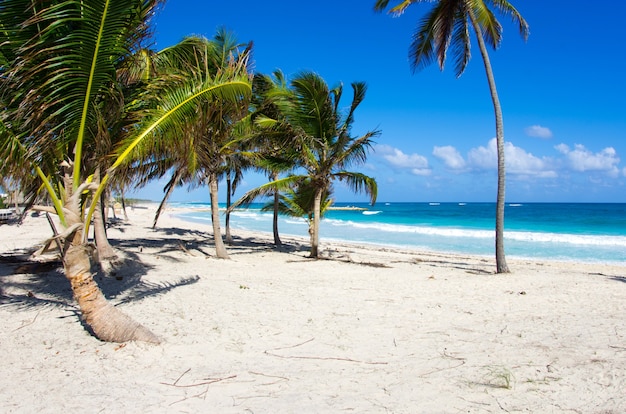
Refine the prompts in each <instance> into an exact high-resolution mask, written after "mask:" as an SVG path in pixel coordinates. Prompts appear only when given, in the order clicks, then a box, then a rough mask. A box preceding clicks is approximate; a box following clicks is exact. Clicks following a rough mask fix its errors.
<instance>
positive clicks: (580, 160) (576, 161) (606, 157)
mask: <svg viewBox="0 0 626 414" xmlns="http://www.w3.org/2000/svg"><path fill="white" fill-rule="evenodd" d="M554 148H555V149H556V150H557V151H559V152H560V153H561V154H563V155H565V157H566V159H567V163H568V165H569V167H570V168H571V169H572V170H574V171H579V172H585V171H605V172H607V173H608V174H610V175H614V176H617V175H618V174H619V169H618V168H617V165H618V164H619V162H620V159H619V157H618V156H617V152H616V151H615V149H614V148H613V147H607V148H604V149H603V150H602V151H600V152H597V153H595V154H594V153H592V152H591V151H589V150H588V149H587V148H585V146H584V145H581V144H576V145H574V149H571V148H570V147H569V146H568V145H566V144H559V145H557V146H555V147H554Z"/></svg>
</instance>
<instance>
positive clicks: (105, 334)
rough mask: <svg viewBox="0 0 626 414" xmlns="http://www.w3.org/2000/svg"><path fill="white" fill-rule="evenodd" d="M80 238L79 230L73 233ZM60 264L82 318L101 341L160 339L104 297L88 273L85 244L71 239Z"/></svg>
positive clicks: (87, 256) (154, 340) (88, 262)
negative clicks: (72, 241)
mask: <svg viewBox="0 0 626 414" xmlns="http://www.w3.org/2000/svg"><path fill="white" fill-rule="evenodd" d="M78 233H80V232H78ZM81 238H82V235H81V234H77V237H75V239H78V240H80V239H81ZM63 266H64V269H65V275H66V277H67V279H68V280H69V282H70V285H71V287H72V293H73V294H74V298H75V299H76V302H78V306H79V308H80V311H81V313H82V316H83V319H84V322H85V324H86V325H87V326H88V327H89V329H90V330H91V332H92V333H93V335H94V336H95V337H96V338H98V339H100V340H101V341H105V342H128V341H143V342H151V343H159V342H160V340H159V338H158V337H157V336H156V335H154V334H153V333H152V332H150V331H149V330H148V329H146V328H145V327H143V326H142V325H140V324H139V323H137V322H135V321H134V320H133V319H131V318H130V317H129V316H128V315H126V314H125V313H123V312H122V311H121V310H119V309H118V308H116V307H115V306H113V305H111V304H110V303H109V302H108V301H107V300H106V299H105V297H104V295H103V294H102V291H101V290H100V288H99V287H98V285H97V284H96V282H95V280H94V279H93V276H92V274H91V263H90V260H89V248H88V247H87V246H85V245H83V244H74V243H72V245H71V246H70V247H69V248H68V249H67V251H66V253H65V256H64V257H63Z"/></svg>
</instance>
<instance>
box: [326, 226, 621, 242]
mask: <svg viewBox="0 0 626 414" xmlns="http://www.w3.org/2000/svg"><path fill="white" fill-rule="evenodd" d="M325 221H326V222H327V223H328V224H330V225H332V226H335V227H353V228H355V229H363V230H376V231H381V232H386V233H414V234H422V235H427V236H441V237H450V238H453V237H454V238H474V239H493V238H494V231H492V230H480V229H461V228H454V227H431V226H408V225H402V224H387V223H357V222H354V221H348V220H325ZM504 237H505V239H510V240H517V241H522V242H540V243H559V244H573V245H591V246H624V247H626V237H624V236H594V235H578V234H561V233H540V232H523V231H505V233H504Z"/></svg>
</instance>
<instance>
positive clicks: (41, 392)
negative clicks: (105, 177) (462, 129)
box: [0, 205, 626, 414]
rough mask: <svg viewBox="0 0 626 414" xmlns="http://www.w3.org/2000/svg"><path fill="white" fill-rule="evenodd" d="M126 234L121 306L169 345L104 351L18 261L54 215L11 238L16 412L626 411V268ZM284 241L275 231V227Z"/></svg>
mask: <svg viewBox="0 0 626 414" xmlns="http://www.w3.org/2000/svg"><path fill="white" fill-rule="evenodd" d="M146 207H147V208H135V209H129V210H128V213H129V221H127V222H117V223H116V224H114V225H113V226H112V227H111V228H110V229H109V237H110V239H111V243H112V244H113V245H114V246H115V247H116V248H118V249H120V250H123V251H125V252H126V254H128V255H130V257H132V258H133V263H134V265H133V266H132V267H131V268H125V269H121V270H120V272H119V273H118V274H117V275H116V276H115V277H106V278H100V280H98V282H99V283H100V285H101V287H102V290H103V291H104V292H105V294H106V296H107V297H108V298H109V300H110V301H111V302H112V303H114V304H116V305H117V306H119V307H120V308H121V309H123V310H124V311H125V312H126V313H128V314H129V315H131V316H132V317H133V318H135V319H136V320H138V321H139V322H141V323H143V324H144V325H145V326H146V327H148V328H149V329H150V330H152V331H153V332H154V333H155V334H157V335H158V336H159V337H160V338H162V340H163V342H162V344H159V345H151V344H145V343H127V344H112V343H103V342H100V341H98V340H97V339H95V338H93V337H92V336H90V335H89V333H88V332H87V331H86V330H85V329H84V328H83V326H82V325H81V323H80V319H79V315H78V313H77V312H78V310H77V307H76V305H75V304H74V301H73V299H72V297H71V291H70V288H69V283H68V282H67V281H66V279H65V277H64V275H63V272H62V268H61V267H60V265H59V263H58V262H52V263H43V264H31V263H17V260H16V258H15V257H14V256H17V255H19V254H21V253H23V252H24V249H28V248H31V247H33V246H35V245H37V244H40V243H41V242H42V241H43V240H44V239H45V238H47V237H49V236H50V235H51V231H50V228H49V226H48V224H47V221H46V219H45V217H43V216H39V217H32V216H29V217H27V219H26V220H25V222H24V223H23V224H22V225H19V226H18V225H16V224H11V225H7V224H5V225H2V226H0V235H1V236H2V237H1V238H0V256H1V257H2V261H0V329H1V331H2V336H1V339H0V354H1V355H2V356H3V358H5V360H4V361H3V363H2V366H3V369H2V370H3V373H4V374H3V375H2V376H1V378H0V407H1V411H2V412H5V413H30V412H47V413H57V412H59V413H60V412H72V413H95V412H102V413H161V412H163V413H170V412H171V413H196V412H197V413H200V412H202V413H257V414H258V413H345V412H347V413H460V412H463V413H499V412H511V413H514V412H530V413H598V414H600V413H602V414H609V413H614V414H617V413H623V412H626V264H625V266H616V265H601V264H581V263H562V262H533V261H528V260H524V261H520V260H512V259H509V266H510V267H511V269H512V271H513V273H512V274H509V275H494V274H493V270H494V268H495V265H494V260H493V259H492V258H481V257H470V256H462V255H446V254H437V253H427V252H417V251H408V250H399V249H391V248H382V247H381V248H377V247H372V246H366V247H364V246H357V245H349V244H341V243H336V242H332V243H329V242H325V241H324V240H323V236H324V235H323V234H322V244H321V249H322V250H323V252H324V259H321V260H311V259H308V258H307V255H308V241H307V240H300V239H296V238H288V237H283V242H285V244H286V248H285V249H284V251H276V250H275V249H274V248H273V246H272V245H271V243H270V236H269V235H258V234H252V233H246V232H241V231H237V230H235V231H233V236H234V237H235V243H234V244H233V245H232V246H229V248H228V249H229V254H230V256H231V259H230V260H219V259H216V258H215V255H214V252H213V243H212V241H211V236H210V234H211V229H210V228H209V227H208V226H201V225H197V224H194V223H188V222H184V221H181V220H178V219H176V218H175V217H174V213H176V211H174V210H172V209H169V210H167V212H166V213H165V214H164V215H163V216H162V218H161V219H160V221H159V227H158V228H157V229H156V230H152V229H151V228H150V225H151V222H152V219H153V213H154V209H155V206H152V205H149V206H146ZM268 230H269V229H268Z"/></svg>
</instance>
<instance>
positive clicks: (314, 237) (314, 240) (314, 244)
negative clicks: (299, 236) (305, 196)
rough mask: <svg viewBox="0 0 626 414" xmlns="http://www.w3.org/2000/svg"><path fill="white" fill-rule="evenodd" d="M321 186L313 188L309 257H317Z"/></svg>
mask: <svg viewBox="0 0 626 414" xmlns="http://www.w3.org/2000/svg"><path fill="white" fill-rule="evenodd" d="M322 192H323V189H322V188H316V189H315V198H314V200H313V227H312V228H311V257H314V258H318V257H319V244H320V215H321V210H322Z"/></svg>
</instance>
